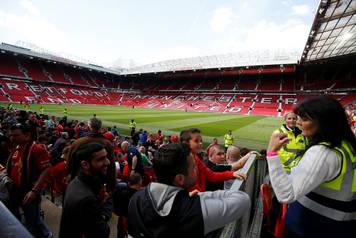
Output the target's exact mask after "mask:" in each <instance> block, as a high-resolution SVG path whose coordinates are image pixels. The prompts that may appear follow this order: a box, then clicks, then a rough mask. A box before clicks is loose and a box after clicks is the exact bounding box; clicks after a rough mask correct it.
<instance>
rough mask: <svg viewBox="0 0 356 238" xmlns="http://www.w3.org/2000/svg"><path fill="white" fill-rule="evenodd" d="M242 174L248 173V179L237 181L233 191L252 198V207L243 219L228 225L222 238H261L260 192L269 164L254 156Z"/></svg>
mask: <svg viewBox="0 0 356 238" xmlns="http://www.w3.org/2000/svg"><path fill="white" fill-rule="evenodd" d="M240 172H242V173H246V174H247V179H246V180H245V181H241V180H235V181H234V183H233V185H232V186H231V189H234V190H235V189H237V190H241V191H244V192H246V193H247V194H248V195H249V196H250V199H251V207H250V210H249V211H248V212H246V213H245V215H244V216H243V217H242V218H241V219H239V220H237V221H235V222H232V223H230V224H228V225H226V226H225V227H224V228H223V230H222V232H221V234H220V236H219V237H220V238H240V237H244V238H245V237H260V232H261V228H262V218H263V216H262V202H261V199H260V193H259V190H260V185H261V184H262V183H263V181H264V179H265V176H266V174H267V162H266V161H265V160H260V159H258V158H257V156H256V155H254V154H253V155H251V157H250V158H249V160H248V161H247V162H246V164H245V166H244V167H243V168H242V169H241V170H240Z"/></svg>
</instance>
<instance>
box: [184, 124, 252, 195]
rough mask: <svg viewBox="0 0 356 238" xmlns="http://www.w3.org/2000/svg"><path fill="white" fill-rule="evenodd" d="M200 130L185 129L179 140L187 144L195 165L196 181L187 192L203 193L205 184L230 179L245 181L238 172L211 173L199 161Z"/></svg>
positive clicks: (244, 176) (200, 146) (243, 176)
mask: <svg viewBox="0 0 356 238" xmlns="http://www.w3.org/2000/svg"><path fill="white" fill-rule="evenodd" d="M200 133H201V132H200V130H199V129H197V128H191V129H187V130H184V131H182V132H181V134H180V140H181V142H182V143H186V144H189V146H190V149H191V151H192V154H193V155H194V160H195V164H196V169H195V170H196V174H197V179H196V181H195V184H194V185H193V186H191V187H190V188H189V189H188V190H189V191H190V192H193V191H198V192H204V191H205V182H206V181H208V182H212V183H214V182H223V181H226V180H230V179H234V178H237V179H240V180H244V179H246V175H245V174H243V173H239V172H233V171H225V172H213V171H212V170H210V169H209V168H208V167H206V165H205V164H204V163H203V162H202V161H201V160H200V158H199V157H198V154H200V153H201V152H202V149H203V141H202V137H201V134H200Z"/></svg>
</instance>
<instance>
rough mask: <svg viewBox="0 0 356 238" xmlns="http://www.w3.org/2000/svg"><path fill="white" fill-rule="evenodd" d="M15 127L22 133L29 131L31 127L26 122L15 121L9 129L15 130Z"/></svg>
mask: <svg viewBox="0 0 356 238" xmlns="http://www.w3.org/2000/svg"><path fill="white" fill-rule="evenodd" d="M17 129H19V130H21V131H22V133H30V132H31V127H30V126H29V125H28V124H26V123H16V124H14V125H12V126H11V127H10V130H11V131H13V130H17Z"/></svg>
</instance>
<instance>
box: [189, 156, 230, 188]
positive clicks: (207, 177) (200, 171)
mask: <svg viewBox="0 0 356 238" xmlns="http://www.w3.org/2000/svg"><path fill="white" fill-rule="evenodd" d="M194 159H195V164H196V173H197V180H196V181H195V184H194V185H193V186H191V187H190V188H189V189H188V191H189V192H191V191H193V190H195V189H197V190H198V191H199V192H204V191H205V181H208V182H213V183H214V182H223V181H226V180H229V179H233V178H234V176H233V174H234V172H232V171H226V172H213V171H212V170H211V169H209V168H208V167H206V165H205V164H204V163H203V162H202V161H201V160H200V159H199V157H198V156H197V155H194Z"/></svg>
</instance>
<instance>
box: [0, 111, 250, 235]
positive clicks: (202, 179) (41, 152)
mask: <svg viewBox="0 0 356 238" xmlns="http://www.w3.org/2000/svg"><path fill="white" fill-rule="evenodd" d="M0 122H1V129H0V133H1V134H0V140H1V141H0V151H1V153H0V164H1V170H2V172H6V173H7V176H6V177H7V178H8V179H9V181H10V182H9V183H7V184H5V185H4V186H3V187H5V188H6V192H5V193H3V192H1V194H2V196H1V197H0V199H1V201H2V202H4V203H5V204H6V205H7V207H8V208H9V210H10V211H11V212H12V213H13V214H14V215H15V216H16V217H17V218H18V219H19V220H20V221H23V222H24V225H25V226H26V228H27V229H28V230H29V231H30V232H31V233H32V234H33V235H34V237H52V235H53V234H52V232H51V230H50V229H49V228H48V226H47V225H46V224H45V223H44V222H43V218H42V216H41V208H40V204H41V199H42V195H43V194H45V193H47V194H48V193H49V194H51V196H52V197H51V199H52V201H53V202H54V203H55V204H56V205H57V206H58V207H61V208H62V210H63V212H62V216H61V221H60V234H59V236H60V237H82V235H84V236H85V237H108V236H109V234H110V230H109V227H108V225H107V224H108V221H109V220H110V219H111V217H112V213H113V212H114V213H116V214H117V215H118V216H119V219H118V227H117V229H118V232H117V233H118V237H126V236H127V235H128V227H129V219H128V218H129V216H130V214H129V213H128V205H129V201H130V198H131V196H133V194H134V193H135V192H136V191H139V190H141V189H142V188H145V187H147V185H148V184H152V182H155V183H157V184H160V183H162V184H166V185H169V186H172V185H174V186H177V187H179V188H184V189H186V191H187V193H188V196H191V197H193V196H197V194H198V193H201V192H204V191H215V190H218V189H223V188H224V181H230V180H231V179H235V178H237V179H245V178H246V175H245V174H242V173H239V172H237V170H238V169H239V168H241V167H243V165H244V163H245V162H246V160H247V159H246V158H248V156H249V155H250V154H247V155H246V156H245V157H243V156H240V151H238V155H235V160H234V162H233V161H232V162H231V165H226V166H225V167H226V168H225V169H223V170H221V169H219V166H220V165H219V164H220V163H225V152H224V150H223V149H222V148H221V147H220V146H219V145H218V143H217V141H216V140H215V142H214V146H210V153H209V149H208V152H207V153H206V151H205V150H203V149H202V136H201V132H200V131H199V130H198V129H194V128H193V129H189V130H184V131H182V132H181V134H180V136H178V135H176V134H172V135H164V134H163V133H162V131H161V130H158V131H157V134H152V133H149V132H147V131H146V130H143V129H139V130H136V123H135V122H134V120H132V121H131V122H130V125H129V127H130V130H131V136H122V135H120V133H119V130H118V128H117V127H116V126H113V127H107V128H104V127H103V125H102V122H101V120H100V119H99V118H98V117H97V116H96V115H93V117H92V118H90V119H89V120H88V121H87V122H84V121H78V120H69V119H68V118H67V117H66V116H64V117H62V118H58V117H55V116H51V115H46V114H38V113H36V112H31V111H27V112H26V111H24V110H17V109H15V108H13V107H8V108H4V107H1V108H0ZM183 144H184V146H185V147H184V148H185V149H184V150H186V148H189V150H188V151H189V153H188V154H187V156H185V157H183V158H182V159H183V160H187V159H189V156H190V154H191V155H192V158H194V166H193V168H194V174H195V175H196V178H194V180H191V184H188V185H189V186H187V185H184V186H182V185H177V184H175V183H173V184H172V181H168V180H166V179H165V178H164V176H163V178H162V173H163V172H162V171H160V169H159V168H156V167H157V166H155V161H160V159H162V158H156V157H155V155H157V154H160V153H161V154H165V152H163V151H165V150H169V149H168V148H171V150H172V151H175V152H172V153H178V152H179V151H180V150H182V146H183ZM172 145H175V146H176V147H170V146H172ZM233 147H234V148H231V150H239V149H238V148H237V147H235V146H233ZM190 151H191V152H192V153H190ZM217 151H219V152H218V153H219V156H220V157H221V159H220V160H219V161H216V160H214V158H215V157H216V155H215V154H216V153H217ZM242 152H243V151H242ZM179 153H180V152H179ZM182 153H183V152H182ZM185 153H186V152H185ZM254 153H257V152H254ZM240 157H243V159H240V160H238V159H239V158H240ZM167 158H170V159H174V158H172V157H170V155H167ZM163 159H165V158H163ZM237 160H238V161H239V162H236V161H237ZM212 161H213V162H212ZM156 163H159V162H156ZM210 163H212V164H215V167H214V166H211V164H210ZM221 166H222V165H221ZM162 168H165V170H169V169H168V167H167V168H166V167H164V166H163V167H162ZM162 168H161V169H162ZM209 168H210V169H209ZM173 173H177V174H180V173H183V175H184V176H185V175H186V174H185V173H184V171H174V172H173ZM2 174H4V173H2ZM0 178H1V177H0ZM1 181H5V180H1ZM155 186H156V185H155ZM235 192H236V191H235ZM240 193H241V192H240ZM3 194H4V196H3ZM219 196H220V197H221V201H223V204H222V206H223V205H224V203H225V202H227V201H228V199H227V197H226V196H227V195H223V194H220V195H219ZM229 196H230V195H229ZM231 196H232V197H233V196H234V195H231ZM236 196H237V197H240V198H241V196H242V203H243V204H244V207H245V208H246V205H248V203H249V199H247V200H246V197H247V198H248V196H247V195H241V194H240V195H236ZM199 199H200V200H201V201H205V200H208V198H204V199H203V197H201V196H200V198H199ZM224 199H225V200H224ZM205 202H206V201H205ZM240 202H241V201H240ZM240 202H239V204H240V205H239V206H241V203H240ZM194 203H195V202H194ZM205 206H208V205H205ZM208 207H210V206H208ZM247 207H248V206H247ZM19 208H21V210H19ZM81 209H82V210H81ZM209 209H210V208H209ZM232 209H234V207H233V206H232ZM235 209H238V210H239V209H240V208H235ZM20 211H23V212H22V213H20ZM243 211H244V209H243V210H242V211H241V212H239V213H238V214H235V215H232V214H231V215H230V218H228V220H229V221H231V219H237V217H240V216H241V215H242V214H243ZM216 212H218V211H215V213H216ZM216 215H218V214H216ZM136 218H137V217H136ZM160 219H162V217H161V218H160ZM201 219H203V218H201ZM204 219H212V220H213V219H215V217H205V218H204ZM200 222H201V220H200ZM226 222H227V221H224V222H223V223H224V224H225V223H226ZM211 223H212V222H211ZM130 224H131V223H130ZM224 224H219V225H218V227H216V224H215V225H214V226H213V225H211V226H210V227H205V228H202V229H201V230H200V231H201V232H200V235H201V236H202V235H204V234H206V233H208V232H211V231H213V230H215V229H217V228H219V227H222V226H223V225H224ZM212 229H213V230H212ZM134 230H136V227H135V229H134ZM190 231H191V229H190V228H189V229H187V230H186V231H182V233H181V234H185V233H184V232H190ZM131 232H133V231H131ZM99 234H100V235H99ZM163 234H166V233H162V235H163Z"/></svg>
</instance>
